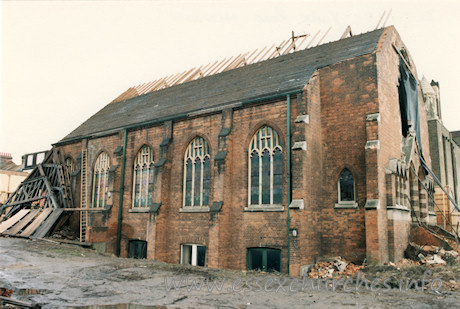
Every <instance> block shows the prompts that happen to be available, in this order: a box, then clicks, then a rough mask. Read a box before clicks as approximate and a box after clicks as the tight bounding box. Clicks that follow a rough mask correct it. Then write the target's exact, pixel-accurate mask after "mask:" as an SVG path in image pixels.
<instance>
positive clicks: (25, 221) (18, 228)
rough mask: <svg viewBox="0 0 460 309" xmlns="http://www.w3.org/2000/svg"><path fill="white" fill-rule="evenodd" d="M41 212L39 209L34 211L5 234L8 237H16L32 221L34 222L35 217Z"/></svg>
mask: <svg viewBox="0 0 460 309" xmlns="http://www.w3.org/2000/svg"><path fill="white" fill-rule="evenodd" d="M39 211H40V210H39V209H32V210H31V211H30V212H29V213H28V214H27V216H25V217H24V218H22V219H21V221H19V222H18V223H17V224H16V225H15V226H13V227H12V228H11V229H9V230H7V231H6V233H5V234H8V235H15V234H17V233H19V232H20V231H21V230H22V229H23V228H24V227H25V226H26V225H27V224H28V223H29V222H30V221H32V220H33V219H34V218H35V216H36V215H37V214H38V212H39Z"/></svg>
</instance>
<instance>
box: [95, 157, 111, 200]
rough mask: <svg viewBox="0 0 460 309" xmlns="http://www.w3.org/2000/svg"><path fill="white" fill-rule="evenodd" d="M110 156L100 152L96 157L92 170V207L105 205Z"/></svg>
mask: <svg viewBox="0 0 460 309" xmlns="http://www.w3.org/2000/svg"><path fill="white" fill-rule="evenodd" d="M109 169H110V158H109V155H108V154H107V153H106V152H101V153H100V154H99V156H98V157H97V159H96V163H95V164H94V171H93V199H92V200H93V203H92V207H93V208H104V207H105V206H106V205H107V197H108V196H107V194H108V188H109Z"/></svg>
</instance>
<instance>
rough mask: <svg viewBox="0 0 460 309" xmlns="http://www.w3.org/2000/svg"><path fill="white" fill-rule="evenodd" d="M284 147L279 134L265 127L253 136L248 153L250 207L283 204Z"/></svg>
mask: <svg viewBox="0 0 460 309" xmlns="http://www.w3.org/2000/svg"><path fill="white" fill-rule="evenodd" d="M282 152H283V147H282V145H281V140H280V137H279V135H278V133H277V132H276V131H275V130H274V129H273V128H272V127H270V126H267V125H264V126H262V127H261V128H260V129H259V130H257V132H256V133H255V134H254V135H253V137H252V139H251V141H250V143H249V151H248V155H249V158H248V162H249V164H248V177H249V181H248V183H249V186H248V187H249V188H248V190H249V198H248V200H249V201H248V203H249V205H273V204H282V201H283V192H282V187H283V154H282Z"/></svg>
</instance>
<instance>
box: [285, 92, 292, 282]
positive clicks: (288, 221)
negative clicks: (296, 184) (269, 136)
mask: <svg viewBox="0 0 460 309" xmlns="http://www.w3.org/2000/svg"><path fill="white" fill-rule="evenodd" d="M286 113H287V115H286V116H287V117H286V119H287V121H286V127H287V129H286V148H287V158H286V165H287V218H286V225H287V254H288V256H287V274H288V275H289V265H290V263H291V235H290V232H291V216H290V213H289V210H290V208H289V206H290V205H291V199H292V183H291V95H290V94H288V95H287V112H286Z"/></svg>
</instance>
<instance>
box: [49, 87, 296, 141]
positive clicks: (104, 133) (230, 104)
mask: <svg viewBox="0 0 460 309" xmlns="http://www.w3.org/2000/svg"><path fill="white" fill-rule="evenodd" d="M301 92H302V90H299V88H298V87H296V88H293V89H290V90H287V91H285V92H279V93H272V94H270V95H267V96H258V97H255V98H251V99H248V100H244V101H234V102H227V103H224V104H222V105H220V106H215V107H209V108H205V109H201V110H197V111H192V112H188V113H182V114H178V115H174V116H170V117H164V118H160V119H156V120H148V121H144V122H140V123H136V124H132V125H128V126H126V127H119V128H114V129H110V130H107V131H101V132H97V133H93V134H90V135H83V136H80V137H74V138H71V139H68V140H65V141H60V142H57V143H54V144H51V145H52V146H61V145H66V144H70V143H73V142H77V141H80V140H82V139H85V138H87V139H91V138H95V137H103V136H107V135H111V134H116V133H118V132H120V131H122V130H133V129H137V128H139V127H144V126H151V125H155V124H157V123H162V122H165V121H170V120H178V119H185V118H187V117H191V116H192V117H194V116H198V115H199V114H200V113H202V114H206V113H216V112H219V111H221V110H224V109H226V108H229V107H233V108H235V107H240V106H244V105H247V104H253V103H258V102H263V101H266V100H271V99H276V98H282V97H285V96H287V95H291V94H298V93H301Z"/></svg>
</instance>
